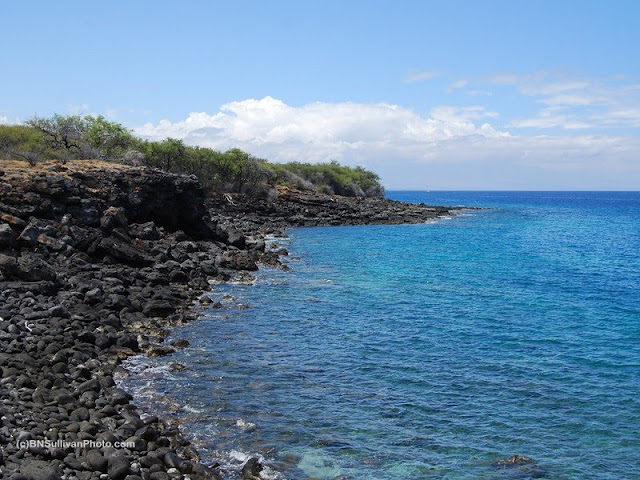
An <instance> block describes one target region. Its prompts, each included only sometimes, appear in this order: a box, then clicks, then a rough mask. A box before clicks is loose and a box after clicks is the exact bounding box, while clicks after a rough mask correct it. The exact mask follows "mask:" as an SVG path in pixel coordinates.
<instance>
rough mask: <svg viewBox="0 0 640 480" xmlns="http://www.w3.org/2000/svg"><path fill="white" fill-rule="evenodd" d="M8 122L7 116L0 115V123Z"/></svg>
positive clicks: (6, 123) (5, 123)
mask: <svg viewBox="0 0 640 480" xmlns="http://www.w3.org/2000/svg"><path fill="white" fill-rule="evenodd" d="M8 124H9V117H3V116H0V125H8Z"/></svg>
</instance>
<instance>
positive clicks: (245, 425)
mask: <svg viewBox="0 0 640 480" xmlns="http://www.w3.org/2000/svg"><path fill="white" fill-rule="evenodd" d="M236 427H238V428H239V429H240V430H243V431H245V432H251V431H253V430H255V429H256V424H255V423H251V422H247V421H246V420H244V419H242V418H241V419H240V420H237V421H236Z"/></svg>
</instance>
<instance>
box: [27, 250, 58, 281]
mask: <svg viewBox="0 0 640 480" xmlns="http://www.w3.org/2000/svg"><path fill="white" fill-rule="evenodd" d="M17 274H18V277H19V278H20V279H21V280H24V281H26V282H39V281H41V280H48V281H54V280H56V277H57V276H56V272H55V270H54V269H53V267H51V265H49V264H48V263H47V262H45V261H44V260H42V259H41V258H40V257H38V256H36V255H34V254H31V253H27V254H25V255H23V256H22V257H20V258H19V259H18V272H17Z"/></svg>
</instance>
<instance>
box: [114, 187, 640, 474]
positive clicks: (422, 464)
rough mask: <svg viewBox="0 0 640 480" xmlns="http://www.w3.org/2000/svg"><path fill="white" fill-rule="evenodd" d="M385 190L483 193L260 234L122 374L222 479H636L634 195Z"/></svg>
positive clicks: (637, 209)
mask: <svg viewBox="0 0 640 480" xmlns="http://www.w3.org/2000/svg"><path fill="white" fill-rule="evenodd" d="M387 197H388V198H391V199H393V200H401V201H405V202H411V203H421V202H424V203H427V204H431V205H452V206H460V205H464V206H468V207H486V208H482V209H478V210H475V209H470V210H462V211H461V212H460V214H459V215H455V216H448V217H443V218H439V219H437V220H432V221H429V222H428V223H425V224H417V225H374V226H349V227H344V226H334V227H304V228H293V229H290V230H288V231H286V232H285V233H286V235H287V236H286V237H279V236H274V237H270V238H269V239H268V241H269V243H270V244H271V245H273V244H277V246H278V247H279V248H286V249H287V251H288V256H287V257H285V259H286V260H287V262H286V265H287V266H288V267H289V268H290V270H288V271H282V270H276V269H271V268H261V269H260V271H259V272H257V274H256V281H255V283H254V284H253V285H231V284H228V285H227V284H224V285H214V286H213V288H212V290H211V291H210V292H208V293H207V295H209V296H210V297H211V299H212V300H213V301H214V304H216V303H217V302H219V306H221V307H222V308H213V307H211V308H208V309H206V310H204V311H203V315H202V318H201V319H199V320H198V321H196V322H193V323H191V324H189V325H186V326H183V327H180V328H177V329H176V330H174V331H173V332H172V335H173V336H174V337H175V338H183V339H187V340H188V341H189V342H190V346H189V347H187V348H185V349H184V350H181V351H179V352H177V353H175V354H172V355H170V356H167V357H162V358H143V357H136V358H134V359H131V360H129V361H128V362H127V366H128V368H129V369H130V370H131V371H132V374H131V376H130V377H129V378H126V379H124V380H123V384H124V386H125V387H126V388H127V389H129V390H130V391H132V392H133V393H134V395H135V396H136V398H137V399H140V401H141V403H142V405H145V406H146V407H147V408H148V409H149V410H150V411H152V412H156V413H163V414H168V415H170V416H173V417H175V418H176V419H179V420H180V422H181V423H182V424H183V425H184V426H185V429H186V431H188V432H189V434H190V435H191V439H192V440H193V441H194V444H195V446H196V447H197V448H198V449H199V450H200V452H201V454H202V457H203V459H204V460H205V461H209V462H218V463H220V464H221V465H222V468H221V471H222V472H223V473H224V475H225V479H234V478H240V474H239V469H240V467H241V466H242V464H243V463H244V462H245V461H246V460H247V459H248V458H250V457H251V456H259V457H260V458H261V459H262V460H263V461H264V463H265V465H266V470H265V472H264V473H263V475H264V476H265V478H274V479H283V478H288V479H303V478H314V479H344V480H346V479H368V478H371V479H379V480H394V479H406V478H434V479H436V478H437V479H441V478H442V479H467V478H468V479H477V478H487V479H515V478H518V479H527V478H548V479H584V478H598V479H620V478H640V466H639V465H638V462H637V452H638V451H640V437H639V436H638V434H637V432H638V431H639V430H640V341H639V340H640V295H638V286H639V285H640V256H639V255H638V252H639V251H640V193H639V192H634V191H555V190H552V191H440V190H438V191H436V190H431V191H389V192H387ZM173 363H179V364H182V365H184V366H185V367H186V369H185V370H183V371H175V369H172V368H171V365H172V364H173ZM513 455H520V456H524V457H528V458H530V459H531V461H526V462H524V463H522V464H517V465H512V466H505V465H503V464H500V463H499V462H500V460H504V459H507V458H509V457H512V456H513Z"/></svg>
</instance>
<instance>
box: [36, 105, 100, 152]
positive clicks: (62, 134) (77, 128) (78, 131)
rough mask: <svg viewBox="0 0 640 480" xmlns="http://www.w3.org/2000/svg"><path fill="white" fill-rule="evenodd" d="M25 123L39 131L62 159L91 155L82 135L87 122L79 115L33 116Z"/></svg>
mask: <svg viewBox="0 0 640 480" xmlns="http://www.w3.org/2000/svg"><path fill="white" fill-rule="evenodd" d="M26 124H27V125H28V126H30V127H31V128H34V129H35V130H37V131H39V132H41V133H42V134H43V135H44V136H45V139H46V142H47V143H48V146H49V147H50V148H51V149H52V150H54V151H57V152H60V153H61V155H62V158H63V159H67V158H81V157H83V156H85V157H91V156H92V155H90V152H89V151H87V150H88V149H89V145H88V144H87V142H86V140H85V139H84V137H83V133H84V131H85V130H86V127H87V122H86V120H85V119H84V118H83V117H81V116H80V115H69V116H62V115H58V114H55V115H54V116H53V117H52V118H42V117H33V118H32V119H30V120H28V121H27V122H26ZM87 154H89V155H87Z"/></svg>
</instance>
